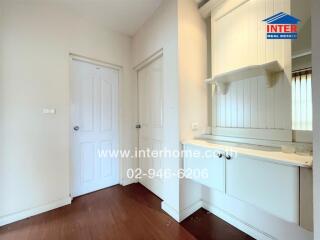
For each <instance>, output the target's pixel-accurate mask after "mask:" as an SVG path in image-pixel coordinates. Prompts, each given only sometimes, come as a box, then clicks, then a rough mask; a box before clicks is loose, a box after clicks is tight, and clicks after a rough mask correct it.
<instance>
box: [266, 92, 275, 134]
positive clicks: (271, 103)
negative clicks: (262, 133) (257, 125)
mask: <svg viewBox="0 0 320 240" xmlns="http://www.w3.org/2000/svg"><path fill="white" fill-rule="evenodd" d="M274 92H275V91H274V87H272V88H267V90H266V96H267V97H266V98H267V106H266V115H267V117H266V118H267V128H268V129H274V128H275V111H274V108H275V98H274Z"/></svg>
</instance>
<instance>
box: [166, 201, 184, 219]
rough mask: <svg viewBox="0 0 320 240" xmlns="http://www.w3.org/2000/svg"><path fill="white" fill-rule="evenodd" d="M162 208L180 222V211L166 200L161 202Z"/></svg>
mask: <svg viewBox="0 0 320 240" xmlns="http://www.w3.org/2000/svg"><path fill="white" fill-rule="evenodd" d="M161 209H162V210H163V211H165V212H166V213H167V214H169V216H171V217H172V218H173V219H174V220H176V221H177V222H180V216H179V212H178V211H177V210H176V209H175V208H173V207H171V206H170V205H169V204H168V203H166V202H165V201H162V202H161Z"/></svg>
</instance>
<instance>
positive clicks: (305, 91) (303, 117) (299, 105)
mask: <svg viewBox="0 0 320 240" xmlns="http://www.w3.org/2000/svg"><path fill="white" fill-rule="evenodd" d="M311 74H312V71H311V69H302V70H299V71H295V72H293V75H292V128H293V130H312V92H311Z"/></svg>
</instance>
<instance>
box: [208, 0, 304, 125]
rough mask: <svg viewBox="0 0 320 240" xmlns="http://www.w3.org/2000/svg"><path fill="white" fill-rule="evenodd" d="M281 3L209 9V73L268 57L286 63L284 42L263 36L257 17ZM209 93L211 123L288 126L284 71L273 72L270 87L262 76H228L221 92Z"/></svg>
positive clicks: (257, 1) (255, 1)
mask: <svg viewBox="0 0 320 240" xmlns="http://www.w3.org/2000/svg"><path fill="white" fill-rule="evenodd" d="M287 5H289V0H250V1H248V2H246V3H244V4H242V5H240V6H238V7H236V8H235V9H233V10H231V11H228V12H226V13H225V14H224V13H222V12H219V10H218V12H215V13H214V14H213V15H212V33H213V44H212V47H213V49H212V55H213V57H212V58H213V59H214V62H213V63H212V64H213V75H215V74H219V73H223V72H227V71H230V70H234V69H237V68H239V67H243V66H248V65H251V64H262V63H266V62H269V61H273V60H278V61H279V62H280V64H281V65H283V66H284V67H286V68H288V67H289V68H291V67H290V66H287V65H288V63H287V62H288V59H287V58H288V57H289V56H290V53H287V51H288V47H287V45H288V44H287V43H285V42H284V41H282V40H279V41H274V40H267V39H266V26H265V23H263V22H262V20H263V19H265V18H267V17H269V16H271V15H273V14H275V13H278V12H280V11H285V10H286V9H287V8H289V6H287ZM215 15H216V16H219V17H216V18H215ZM289 45H290V44H289ZM286 64H287V65H286ZM215 99H216V100H215V103H216V114H215V116H216V119H215V121H216V126H217V127H234V128H261V129H291V86H290V84H289V82H288V81H287V79H286V77H285V76H284V74H279V76H278V79H277V81H276V83H275V84H274V86H273V87H271V88H268V87H267V85H266V81H265V79H264V77H258V78H254V79H247V80H244V81H239V82H233V83H231V84H230V85H229V89H228V91H227V93H226V94H225V95H222V94H221V93H217V94H216V96H215ZM306 109H307V106H306ZM306 114H307V110H306Z"/></svg>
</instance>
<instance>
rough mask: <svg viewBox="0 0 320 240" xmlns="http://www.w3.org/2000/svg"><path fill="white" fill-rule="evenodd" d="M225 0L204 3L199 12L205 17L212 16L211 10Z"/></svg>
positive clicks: (212, 0) (211, 0)
mask: <svg viewBox="0 0 320 240" xmlns="http://www.w3.org/2000/svg"><path fill="white" fill-rule="evenodd" d="M224 1H225V0H210V1H209V2H207V3H206V4H204V5H203V6H202V7H201V8H200V9H199V12H200V14H201V16H202V17H203V18H207V17H209V16H210V14H211V11H212V10H213V9H215V8H216V7H218V6H219V5H220V4H222V3H223V2H224Z"/></svg>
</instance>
